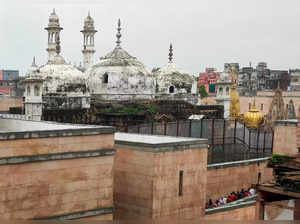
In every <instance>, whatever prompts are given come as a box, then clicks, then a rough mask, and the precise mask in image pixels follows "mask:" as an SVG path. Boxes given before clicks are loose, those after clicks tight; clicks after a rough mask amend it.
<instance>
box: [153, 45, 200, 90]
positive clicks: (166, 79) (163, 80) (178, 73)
mask: <svg viewBox="0 0 300 224" xmlns="http://www.w3.org/2000/svg"><path fill="white" fill-rule="evenodd" d="M153 78H154V79H155V81H156V91H157V92H159V93H164V94H166V93H190V92H191V88H192V85H193V83H194V81H196V78H195V77H193V76H191V75H189V74H188V73H187V72H185V71H183V70H181V69H180V68H178V67H177V65H176V64H175V63H174V62H173V46H172V44H170V48H169V62H168V64H166V65H165V66H163V67H162V68H159V69H157V70H155V71H153Z"/></svg>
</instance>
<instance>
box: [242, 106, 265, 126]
mask: <svg viewBox="0 0 300 224" xmlns="http://www.w3.org/2000/svg"><path fill="white" fill-rule="evenodd" d="M263 120H264V115H263V114H262V113H260V112H259V110H258V109H256V107H255V101H254V103H253V105H252V106H251V109H250V110H249V111H248V112H247V113H246V114H245V115H244V122H245V124H246V126H247V127H248V128H259V126H260V125H261V123H262V122H263Z"/></svg>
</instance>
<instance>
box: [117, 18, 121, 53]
mask: <svg viewBox="0 0 300 224" xmlns="http://www.w3.org/2000/svg"><path fill="white" fill-rule="evenodd" d="M117 31H118V32H117V35H116V37H117V41H116V43H117V47H119V48H120V47H121V45H120V44H121V40H120V38H121V37H122V34H121V20H120V19H119V20H118V28H117Z"/></svg>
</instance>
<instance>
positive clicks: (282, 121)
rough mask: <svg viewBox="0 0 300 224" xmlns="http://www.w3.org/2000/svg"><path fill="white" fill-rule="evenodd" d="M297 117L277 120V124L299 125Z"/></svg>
mask: <svg viewBox="0 0 300 224" xmlns="http://www.w3.org/2000/svg"><path fill="white" fill-rule="evenodd" d="M298 123H299V121H298V120H297V119H291V120H279V121H275V126H296V127H297V126H298Z"/></svg>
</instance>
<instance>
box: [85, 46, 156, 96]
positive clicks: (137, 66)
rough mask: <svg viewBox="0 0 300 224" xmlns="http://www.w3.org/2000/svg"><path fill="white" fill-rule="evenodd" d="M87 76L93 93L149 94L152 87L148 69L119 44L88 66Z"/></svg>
mask: <svg viewBox="0 0 300 224" xmlns="http://www.w3.org/2000/svg"><path fill="white" fill-rule="evenodd" d="M87 76H88V80H87V82H88V86H89V90H90V93H94V94H137V93H143V94H150V93H152V92H153V88H154V87H153V79H152V77H151V73H150V71H149V70H148V69H147V68H146V67H145V66H144V65H143V63H141V62H140V61H138V60H137V59H136V58H135V57H133V56H131V55H129V54H128V53H127V52H126V51H125V50H124V49H122V48H121V47H119V46H117V47H116V48H115V49H114V50H113V51H112V52H110V53H108V54H107V55H105V56H104V57H101V58H100V61H99V62H98V63H96V64H95V65H93V66H92V67H91V68H89V69H88V70H87Z"/></svg>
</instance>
